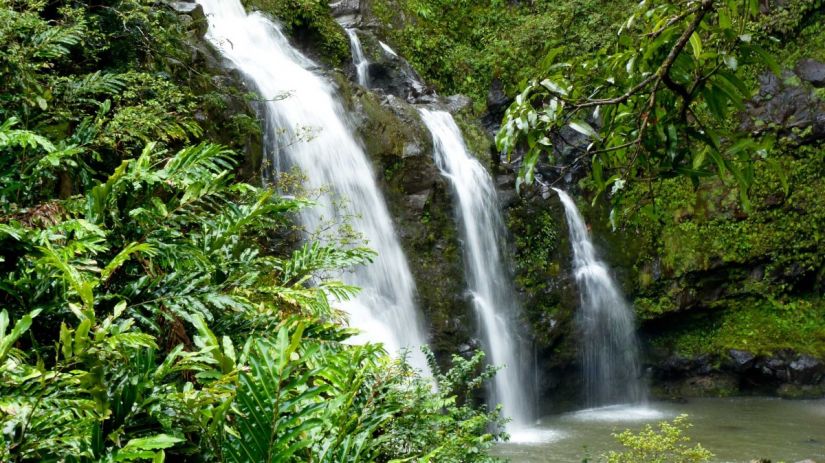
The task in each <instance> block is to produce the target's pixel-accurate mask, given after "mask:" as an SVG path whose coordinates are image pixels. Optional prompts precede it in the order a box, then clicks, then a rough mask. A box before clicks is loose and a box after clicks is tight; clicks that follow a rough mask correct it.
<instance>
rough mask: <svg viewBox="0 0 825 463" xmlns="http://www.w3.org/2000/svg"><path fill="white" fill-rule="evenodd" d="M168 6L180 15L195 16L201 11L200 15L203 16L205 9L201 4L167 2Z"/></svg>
mask: <svg viewBox="0 0 825 463" xmlns="http://www.w3.org/2000/svg"><path fill="white" fill-rule="evenodd" d="M166 4H167V5H169V7H170V8H172V9H173V10H175V11H176V12H177V13H180V14H188V15H195V14H198V13H197V12H198V11H199V12H200V13H199V14H200V15H201V16H203V7H202V6H201V5H200V4H199V3H195V2H183V1H178V2H166Z"/></svg>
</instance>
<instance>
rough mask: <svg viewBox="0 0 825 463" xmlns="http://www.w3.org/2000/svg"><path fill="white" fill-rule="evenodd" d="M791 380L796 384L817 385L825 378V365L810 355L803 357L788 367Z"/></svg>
mask: <svg viewBox="0 0 825 463" xmlns="http://www.w3.org/2000/svg"><path fill="white" fill-rule="evenodd" d="M788 369H789V372H790V379H791V381H792V382H793V383H795V384H816V383H819V382H820V381H821V380H822V379H823V377H825V364H823V362H822V361H821V360H819V359H817V358H814V357H811V356H810V355H802V356H800V357H799V358H797V359H796V360H794V361H793V362H791V364H790V365H789V366H788Z"/></svg>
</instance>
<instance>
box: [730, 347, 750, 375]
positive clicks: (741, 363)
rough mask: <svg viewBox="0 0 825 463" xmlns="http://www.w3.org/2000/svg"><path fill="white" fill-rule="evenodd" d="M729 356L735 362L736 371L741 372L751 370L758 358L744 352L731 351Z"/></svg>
mask: <svg viewBox="0 0 825 463" xmlns="http://www.w3.org/2000/svg"><path fill="white" fill-rule="evenodd" d="M728 354H729V355H730V358H731V360H733V367H734V370H736V371H739V372H742V371H745V370H748V369H750V368H751V367H752V366H753V365H754V363H756V356H754V355H753V354H752V353H750V352H747V351H744V350H738V349H731V350H730V351H729V352H728Z"/></svg>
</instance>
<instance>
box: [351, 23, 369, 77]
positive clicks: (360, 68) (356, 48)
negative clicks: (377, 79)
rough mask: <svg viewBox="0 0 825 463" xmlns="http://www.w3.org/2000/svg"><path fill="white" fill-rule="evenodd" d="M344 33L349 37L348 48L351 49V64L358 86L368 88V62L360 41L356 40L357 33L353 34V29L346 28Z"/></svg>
mask: <svg viewBox="0 0 825 463" xmlns="http://www.w3.org/2000/svg"><path fill="white" fill-rule="evenodd" d="M346 31H347V35H348V36H349V43H350V47H351V48H352V64H354V65H355V71H356V75H357V77H358V85H360V86H362V87H368V86H369V81H370V62H369V61H367V57H366V56H364V49H363V48H362V47H361V39H359V38H358V33H357V32H355V29H351V28H347V29H346Z"/></svg>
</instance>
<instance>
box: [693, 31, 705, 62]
mask: <svg viewBox="0 0 825 463" xmlns="http://www.w3.org/2000/svg"><path fill="white" fill-rule="evenodd" d="M690 47H691V48H692V49H693V56H694V57H695V58H696V60H697V61H698V60H699V59H700V58H701V56H702V39H701V37H699V33H698V32H694V33H693V34H691V35H690Z"/></svg>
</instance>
